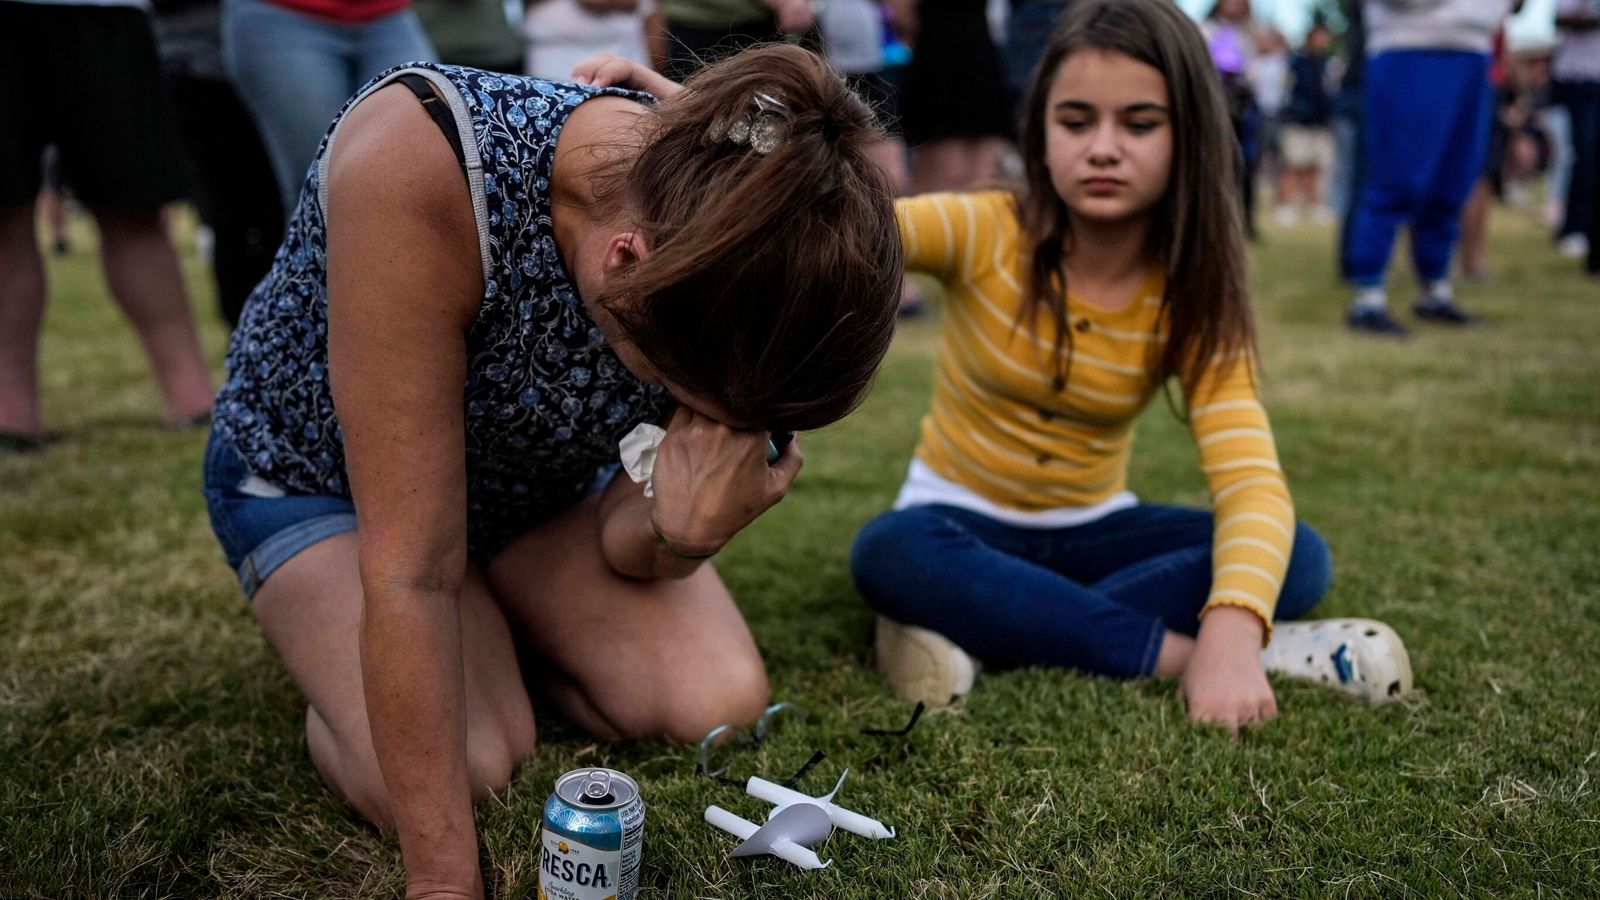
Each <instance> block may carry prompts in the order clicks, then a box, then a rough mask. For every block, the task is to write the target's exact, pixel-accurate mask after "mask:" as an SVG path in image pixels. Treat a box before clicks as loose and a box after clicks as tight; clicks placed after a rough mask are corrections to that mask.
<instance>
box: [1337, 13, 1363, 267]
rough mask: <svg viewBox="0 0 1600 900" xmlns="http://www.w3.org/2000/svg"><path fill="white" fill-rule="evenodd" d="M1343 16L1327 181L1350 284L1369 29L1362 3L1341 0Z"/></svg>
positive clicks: (1360, 173)
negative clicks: (1330, 169)
mask: <svg viewBox="0 0 1600 900" xmlns="http://www.w3.org/2000/svg"><path fill="white" fill-rule="evenodd" d="M1339 11H1340V13H1342V14H1343V15H1344V41H1343V42H1342V44H1343V46H1342V47H1341V48H1340V61H1341V62H1343V63H1344V72H1343V73H1342V74H1341V75H1340V76H1339V90H1338V92H1337V93H1335V94H1334V95H1333V109H1334V113H1333V175H1332V177H1330V178H1329V179H1328V201H1329V202H1330V203H1332V204H1333V211H1334V213H1335V214H1336V215H1338V217H1339V240H1338V242H1337V244H1336V245H1335V247H1334V258H1335V260H1336V261H1337V262H1338V264H1339V280H1340V281H1343V282H1344V283H1346V284H1349V283H1350V277H1351V276H1350V226H1351V224H1352V223H1353V221H1354V220H1355V215H1354V212H1355V207H1356V194H1357V193H1358V192H1359V191H1360V190H1361V178H1362V176H1363V175H1364V174H1365V171H1366V169H1365V166H1364V165H1363V162H1364V160H1362V158H1361V154H1362V150H1361V135H1362V127H1361V96H1362V94H1363V93H1364V92H1365V88H1364V86H1363V82H1364V81H1365V79H1366V74H1367V27H1366V19H1365V18H1363V16H1362V0H1340V2H1339Z"/></svg>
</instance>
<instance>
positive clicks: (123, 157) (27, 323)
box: [0, 0, 212, 454]
mask: <svg viewBox="0 0 1600 900" xmlns="http://www.w3.org/2000/svg"><path fill="white" fill-rule="evenodd" d="M0 59H3V60H5V61H6V63H7V65H9V66H11V67H12V70H13V71H14V72H16V73H26V78H27V84H26V86H21V85H19V86H16V87H15V88H14V89H12V90H8V91H5V92H3V93H0V122H4V123H5V125H4V126H3V127H0V454H7V453H17V452H26V451H29V450H37V449H39V448H40V447H43V446H44V445H45V444H46V443H47V442H48V440H49V438H48V435H47V433H46V432H45V429H44V423H43V419H42V417H41V414H40V409H39V332H40V328H41V326H42V325H43V323H44V308H45V276H44V261H43V260H42V259H41V258H40V255H39V247H38V240H37V237H36V235H35V231H34V217H35V204H36V198H37V197H38V194H39V189H40V159H41V158H42V156H43V153H44V148H45V147H46V146H48V145H50V144H54V145H56V146H57V147H59V148H60V154H61V174H62V177H63V180H64V181H65V182H66V183H68V184H70V185H72V189H73V192H74V193H75V194H76V195H77V197H78V199H79V200H80V201H81V202H82V203H83V205H84V206H86V207H88V209H89V211H90V213H91V214H93V216H94V219H95V223H96V225H98V227H99V230H100V262H101V266H102V268H103V269H104V271H105V276H106V281H107V283H108V284H109V285H110V287H111V295H112V297H114V298H115V299H116V301H117V304H118V305H119V306H121V307H122V310H123V312H124V313H126V314H127V316H128V319H129V320H130V321H131V322H132V323H133V327H134V330H135V331H137V332H138V334H139V340H140V342H141V343H142V344H143V345H144V350H145V353H146V355H147V356H148V357H149V358H150V362H151V365H152V366H153V367H154V369H155V375H156V383H157V384H158V385H159V387H160V389H161V395H162V406H163V418H164V420H165V421H166V423H167V424H168V425H169V426H173V427H181V426H186V425H189V424H192V423H197V422H200V421H204V420H207V419H209V416H210V411H211V399H212V387H211V376H210V374H209V373H208V372H207V370H206V363H205V357H204V355H203V354H202V353H201V350H200V338H199V335H198V334H197V332H196V330H195V324H194V319H193V318H192V317H191V315H190V312H189V298H188V294H187V293H186V291H185V289H184V283H183V274H182V272H181V270H180V269H179V268H178V257H177V254H176V253H175V252H174V251H173V248H172V241H171V239H170V238H168V236H167V232H166V230H165V229H164V228H163V227H162V222H161V207H162V206H163V205H164V204H166V203H168V202H171V201H173V200H176V199H178V198H179V197H180V196H182V194H183V171H182V169H181V168H180V167H179V164H178V154H177V152H176V148H175V147H174V146H173V141H172V135H171V132H170V130H169V129H170V123H169V121H168V111H167V108H166V105H165V103H163V101H162V95H161V76H160V66H159V63H158V61H157V59H156V45H155V37H154V35H153V34H152V32H151V27H150V8H149V6H148V5H147V4H146V3H145V2H144V0H121V2H118V0H98V2H96V3H94V4H85V3H69V2H59V0H28V2H15V0H0Z"/></svg>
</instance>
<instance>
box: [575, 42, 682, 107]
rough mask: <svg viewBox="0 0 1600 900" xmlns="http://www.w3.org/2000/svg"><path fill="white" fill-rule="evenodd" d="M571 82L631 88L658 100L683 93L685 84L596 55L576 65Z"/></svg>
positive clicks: (629, 62) (617, 58) (625, 60)
mask: <svg viewBox="0 0 1600 900" xmlns="http://www.w3.org/2000/svg"><path fill="white" fill-rule="evenodd" d="M572 80H573V81H576V82H577V83H578V84H592V85H594V86H595V87H622V88H632V89H634V90H636V91H644V92H645V93H647V94H650V95H652V96H654V97H655V98H656V99H658V100H665V99H667V98H668V97H672V96H675V95H676V94H677V93H678V92H679V91H682V90H683V85H681V84H679V83H677V82H676V81H673V80H672V79H670V78H668V77H666V76H665V75H662V74H661V73H659V72H657V71H656V70H654V69H652V68H649V67H648V66H643V65H640V64H639V63H636V62H634V61H633V60H631V59H628V58H626V57H622V56H617V55H615V54H611V53H596V54H595V55H594V56H591V57H589V58H588V59H586V60H584V61H583V62H580V63H578V64H577V65H576V66H573V67H572Z"/></svg>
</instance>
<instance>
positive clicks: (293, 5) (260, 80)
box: [222, 0, 435, 211]
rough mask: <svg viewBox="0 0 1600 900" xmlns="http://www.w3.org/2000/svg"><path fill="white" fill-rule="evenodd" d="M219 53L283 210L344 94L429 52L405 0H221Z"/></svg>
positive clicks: (430, 55) (296, 192)
mask: <svg viewBox="0 0 1600 900" xmlns="http://www.w3.org/2000/svg"><path fill="white" fill-rule="evenodd" d="M222 56H223V60H224V61H225V62H226V63H227V67H228V75H229V76H230V77H232V78H233V82H234V85H235V86H237V87H238V89H239V93H240V95H241V96H243V97H244V101H245V104H246V105H247V106H248V107H249V108H250V112H251V115H253V116H254V117H255V121H256V125H257V127H259V128H260V130H261V137H262V140H263V141H264V142H265V143H266V145H267V154H268V155H269V156H270V157H271V158H272V169H273V173H274V174H275V175H276V176H277V179H278V195H279V198H280V200H281V202H282V207H283V209H284V210H285V211H288V210H290V209H293V208H294V205H295V200H296V199H297V198H298V197H299V196H300V186H301V184H302V182H304V181H305V178H306V170H307V169H308V168H309V167H310V166H311V159H312V157H314V156H315V155H316V152H317V146H318V144H320V143H321V142H322V136H323V133H324V132H326V131H327V130H328V125H329V124H330V123H331V122H332V121H333V117H334V115H335V114H336V113H338V112H339V108H340V107H342V106H343V105H344V102H345V101H346V100H348V99H350V97H351V95H353V94H355V92H356V90H357V89H358V88H360V87H361V86H362V85H363V84H366V83H367V82H368V81H370V80H371V79H372V78H374V77H375V76H377V75H378V74H379V73H381V72H383V71H384V70H385V69H388V68H391V67H393V66H396V65H399V64H400V63H406V62H421V61H430V62H431V61H434V60H435V56H434V53H433V45H432V44H430V43H429V42H428V36H427V35H426V34H424V33H423V31H422V25H421V23H419V22H418V21H417V16H416V13H414V12H413V11H412V10H411V9H410V3H409V0H223V3H222Z"/></svg>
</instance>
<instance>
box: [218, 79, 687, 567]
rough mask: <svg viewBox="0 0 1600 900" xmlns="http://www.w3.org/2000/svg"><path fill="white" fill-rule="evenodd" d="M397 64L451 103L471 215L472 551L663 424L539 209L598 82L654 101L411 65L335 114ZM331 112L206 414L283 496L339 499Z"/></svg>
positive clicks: (573, 494) (549, 504)
mask: <svg viewBox="0 0 1600 900" xmlns="http://www.w3.org/2000/svg"><path fill="white" fill-rule="evenodd" d="M407 72H411V73H415V74H418V75H421V76H423V77H426V78H427V79H428V81H429V82H430V83H431V84H432V85H433V87H434V90H435V92H436V93H438V94H439V96H441V97H443V98H445V100H446V101H447V102H448V104H449V105H450V107H451V109H452V112H453V113H454V116H455V120H456V125H457V127H458V129H459V132H460V137H461V143H462V149H463V155H464V156H465V168H466V170H467V180H468V182H469V185H470V188H471V193H472V204H473V212H474V217H475V218H476V221H477V228H478V246H479V252H480V257H481V263H482V268H483V282H484V293H483V300H482V304H481V306H480V308H479V311H478V315H477V318H476V320H475V321H474V322H473V325H472V327H471V329H470V331H469V333H468V334H467V336H466V343H467V360H468V362H467V379H466V383H465V384H464V385H463V386H462V404H463V407H464V409H465V414H466V467H467V473H466V474H467V528H468V544H469V548H470V550H471V552H472V554H473V555H474V556H475V557H477V558H480V559H482V558H485V557H487V556H488V555H490V554H492V553H494V552H495V551H497V550H499V549H500V548H501V547H503V546H504V545H505V544H506V543H507V542H509V541H510V540H511V539H512V538H514V537H516V536H517V535H518V534H520V533H522V532H523V531H526V530H527V529H529V528H530V527H532V526H534V525H536V524H538V523H539V522H541V521H543V520H545V519H548V518H550V517H551V516H552V515H554V514H555V513H557V512H559V511H561V510H562V509H564V508H566V507H568V506H570V505H571V504H573V503H575V502H576V501H577V500H578V499H580V498H581V497H582V496H583V495H584V494H585V492H586V491H587V490H588V489H589V486H590V485H591V484H592V483H593V481H594V478H595V476H596V473H597V471H598V470H599V469H601V468H603V467H605V466H607V465H609V464H611V463H614V462H616V460H617V442H618V441H619V440H620V439H621V438H622V437H623V436H624V435H626V434H627V433H628V432H629V431H631V430H632V429H633V428H634V427H635V426H636V425H638V424H639V423H641V422H647V421H648V422H655V421H659V420H660V419H661V418H662V415H663V413H664V411H665V409H666V408H667V406H668V401H669V395H668V394H667V393H666V392H665V390H663V389H662V388H660V387H656V386H651V385H646V384H644V383H642V382H640V381H639V380H638V379H637V378H635V377H634V376H633V374H632V373H630V372H629V371H628V370H627V369H626V368H625V367H624V366H623V365H622V362H621V361H620V360H619V359H618V358H617V356H616V354H614V353H613V352H612V351H611V349H610V348H609V347H608V346H606V344H605V341H604V340H603V338H602V337H601V334H600V329H599V328H598V327H597V326H596V325H595V323H594V321H593V319H591V318H590V317H589V315H588V313H587V312H586V311H585V310H584V307H583V303H582V301H580V300H579V298H578V293H577V289H576V288H575V287H574V286H573V284H572V281H571V279H570V278H569V276H568V274H567V272H566V269H565V267H564V265H563V263H562V260H561V255H560V253H559V252H558V250H557V248H556V240H555V233H554V231H553V230H552V227H551V213H550V170H551V166H552V163H553V161H554V159H555V147H556V137H557V135H559V134H560V132H561V126H562V124H563V123H564V122H565V121H566V118H567V116H568V115H569V114H570V113H571V112H572V110H573V109H574V108H576V107H577V106H578V104H580V103H582V102H584V101H585V100H588V99H590V98H591V97H596V96H600V95H603V94H612V95H620V96H626V97H629V98H631V99H636V100H640V101H642V102H653V101H651V100H650V98H649V97H647V96H645V95H642V94H635V93H632V92H628V91H622V90H616V89H597V88H592V87H584V86H581V85H572V84H557V83H552V82H548V81H542V80H539V79H535V78H521V77H513V76H507V75H500V74H496V73H491V72H485V71H480V70H477V69H468V68H462V67H457V66H440V65H432V64H422V63H417V64H413V65H409V66H404V67H401V68H398V69H394V70H391V71H390V72H388V73H385V74H384V75H380V76H379V77H378V78H377V79H375V80H374V81H372V82H371V83H370V84H368V86H367V87H366V88H363V89H362V91H361V92H360V93H358V94H357V95H356V97H355V98H353V99H352V100H351V101H350V103H348V104H346V106H345V110H346V111H347V110H349V109H350V107H351V106H353V105H354V104H355V103H356V102H357V101H359V100H360V99H361V98H362V97H364V96H365V95H367V94H369V93H371V92H372V91H374V90H376V89H378V88H380V87H383V86H384V85H386V84H387V83H389V82H391V81H393V80H394V78H395V77H396V76H398V75H400V74H404V73H407ZM343 115H344V112H343V111H341V113H340V118H342V117H343ZM338 121H339V120H338V119H336V120H335V123H334V126H333V128H332V129H331V130H330V131H329V134H328V136H327V137H325V138H324V139H323V142H322V147H321V149H319V150H318V152H317V158H316V159H317V161H316V163H315V164H313V166H312V167H311V170H310V172H309V173H307V176H306V181H305V185H304V187H303V188H302V190H301V194H300V201H299V203H298V204H297V205H296V207H295V210H294V213H293V214H292V216H291V218H290V222H289V223H288V229H287V233H286V236H285V238H284V243H283V246H282V247H281V248H280V249H279V250H278V254H277V258H276V259H275V260H274V261H273V265H272V270H271V271H270V272H269V273H268V274H267V276H266V278H265V279H263V280H262V282H261V284H260V285H258V286H257V287H256V289H255V291H254V293H252V294H251V295H250V298H249V300H248V301H247V303H246V305H245V309H244V313H243V315H242V317H241V320H240V322H239V328H238V330H237V331H236V332H235V333H234V335H233V342H232V344H231V346H230V347H229V350H228V357H227V380H226V382H225V383H224V385H223V387H222V390H221V392H220V394H219V395H218V397H217V404H216V412H215V415H216V420H217V427H218V429H219V431H220V433H221V435H222V436H223V437H224V438H226V439H227V440H228V441H229V442H230V443H231V444H232V445H233V447H234V449H236V450H237V451H238V453H239V455H240V456H241V457H242V458H243V459H244V461H245V463H246V465H248V466H249V468H250V471H251V473H252V474H254V475H256V476H257V477H259V478H262V479H264V480H266V481H267V482H270V483H272V484H275V485H277V486H279V487H281V488H283V489H285V490H286V491H289V492H291V493H308V494H332V495H337V496H344V497H348V496H350V487H349V484H348V482H347V480H346V478H345V458H344V442H343V438H342V435H341V433H340V430H339V417H338V414H337V412H336V411H335V409H334V406H333V394H332V392H331V390H330V389H329V385H328V288H327V278H326V262H327V240H326V237H327V235H326V230H325V221H324V218H323V211H324V208H325V205H326V201H327V187H326V184H325V176H326V174H327V162H326V156H327V152H328V146H329V144H330V142H331V141H332V140H334V138H335V136H336V135H337V132H338ZM441 339H445V338H444V336H441ZM391 364H392V365H394V366H397V367H398V366H403V365H405V360H403V359H395V360H393V361H392V363H391Z"/></svg>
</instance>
